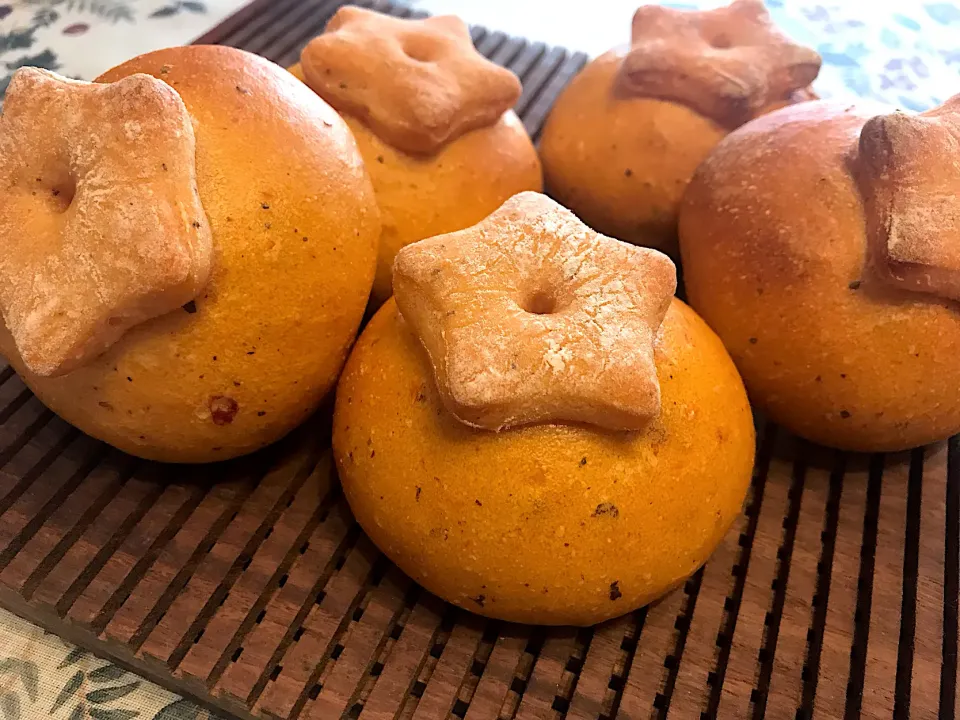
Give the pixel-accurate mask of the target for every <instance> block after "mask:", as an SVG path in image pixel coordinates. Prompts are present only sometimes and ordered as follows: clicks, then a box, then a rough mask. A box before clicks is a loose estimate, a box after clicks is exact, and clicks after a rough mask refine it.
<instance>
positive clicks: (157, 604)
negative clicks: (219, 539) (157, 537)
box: [70, 478, 252, 648]
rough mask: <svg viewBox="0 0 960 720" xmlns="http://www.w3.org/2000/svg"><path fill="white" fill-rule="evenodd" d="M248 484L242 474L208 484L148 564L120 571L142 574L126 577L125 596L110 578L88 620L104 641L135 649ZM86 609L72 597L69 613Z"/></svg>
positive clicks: (236, 506)
mask: <svg viewBox="0 0 960 720" xmlns="http://www.w3.org/2000/svg"><path fill="white" fill-rule="evenodd" d="M251 489H252V487H251V484H250V482H249V479H247V478H243V479H237V480H236V481H233V482H228V483H217V484H215V485H213V486H212V487H211V488H210V490H209V492H208V493H207V494H206V495H205V496H204V498H203V500H202V501H200V503H199V504H198V505H197V506H196V507H195V508H194V509H193V510H192V512H191V513H190V515H189V517H188V518H186V521H185V522H182V524H181V525H180V526H179V527H177V528H170V530H174V531H175V533H174V535H173V536H172V537H170V538H169V540H168V541H167V542H165V543H164V547H163V548H162V550H161V551H160V553H159V555H157V556H156V557H155V559H153V561H152V562H150V564H149V566H148V567H144V566H143V565H141V564H139V563H138V564H137V565H135V566H133V567H132V568H131V567H125V568H123V569H122V570H121V571H122V572H123V575H122V576H121V577H123V578H126V577H127V572H125V571H128V570H136V571H137V572H142V573H144V574H143V575H137V574H133V573H131V574H130V580H131V581H132V582H133V583H135V584H134V585H133V586H132V587H127V588H126V590H127V591H129V593H130V594H129V596H127V597H126V598H124V597H123V594H124V593H123V591H122V590H121V588H123V587H124V586H123V585H121V586H120V587H117V585H116V584H115V583H114V584H113V587H115V588H117V590H116V591H115V592H114V593H113V594H112V595H111V597H110V600H108V601H107V603H105V604H104V605H103V606H102V607H98V608H96V609H95V612H96V617H95V618H93V620H92V622H91V624H93V625H94V626H95V627H96V628H98V629H99V628H104V634H105V635H106V637H107V638H109V639H110V640H113V641H114V642H120V643H124V644H129V645H132V646H133V647H134V648H139V646H140V644H141V643H142V642H143V641H144V640H145V639H146V637H147V636H148V635H149V633H150V631H152V630H153V628H154V626H155V625H156V623H157V622H159V621H160V620H161V619H162V617H163V614H164V613H165V612H166V610H167V609H168V608H169V607H170V604H171V603H172V602H173V600H174V599H175V598H176V596H177V594H178V593H179V592H180V589H181V588H182V587H183V584H184V583H185V582H186V581H187V579H188V578H189V576H190V573H191V572H192V570H193V568H192V567H191V566H192V565H195V564H196V563H198V562H199V561H200V560H201V558H202V557H203V556H204V555H205V554H206V552H207V551H208V550H209V547H210V544H211V543H212V541H213V538H215V537H216V536H217V535H218V534H219V531H220V530H222V529H223V527H224V526H225V525H226V524H227V523H228V522H230V518H231V517H232V516H233V513H235V512H237V511H238V510H239V509H240V505H241V504H242V503H243V501H244V500H245V499H246V498H247V496H248V495H249V493H250V490H251ZM167 527H168V528H169V526H167ZM164 535H165V536H166V535H167V534H166V533H164ZM119 562H121V563H122V562H123V560H122V559H120V560H119ZM124 564H125V563H124ZM92 587H93V586H91V588H92ZM88 590H90V588H88ZM81 599H82V598H81ZM118 604H119V606H118ZM93 609H94V608H93V607H90V608H89V610H93ZM89 610H88V608H87V606H86V604H81V602H80V600H78V601H77V603H76V604H75V605H74V607H73V610H72V611H71V614H70V615H71V617H77V616H78V615H79V613H80V612H81V611H85V612H84V614H85V615H86V614H87V612H89Z"/></svg>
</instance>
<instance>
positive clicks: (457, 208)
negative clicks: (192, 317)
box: [291, 6, 542, 305]
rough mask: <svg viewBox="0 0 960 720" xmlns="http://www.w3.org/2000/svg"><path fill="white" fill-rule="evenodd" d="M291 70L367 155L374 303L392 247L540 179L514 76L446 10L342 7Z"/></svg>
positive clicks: (466, 221) (474, 216) (385, 290)
mask: <svg viewBox="0 0 960 720" xmlns="http://www.w3.org/2000/svg"><path fill="white" fill-rule="evenodd" d="M291 72H292V73H293V74H294V75H296V76H297V77H300V78H302V79H304V82H306V83H307V84H308V85H309V86H310V87H311V88H313V89H314V90H315V91H316V92H317V93H318V94H319V95H320V97H322V98H324V99H325V100H326V101H327V102H329V103H330V104H331V105H333V106H334V107H335V108H337V110H339V111H340V113H341V114H342V115H343V117H344V119H345V120H346V121H347V124H348V125H349V126H350V129H351V130H352V131H353V134H354V137H355V138H356V139H357V144H358V145H359V147H360V153H361V154H362V155H363V158H364V160H365V161H366V163H367V170H368V172H369V174H370V177H371V179H372V181H373V187H374V190H375V192H376V196H377V202H378V203H379V206H380V214H381V221H382V224H383V234H382V235H381V239H380V256H379V259H378V261H377V274H376V279H375V280H374V285H373V293H372V303H373V304H374V305H379V304H380V303H382V302H383V301H384V300H385V299H386V298H388V297H390V295H391V294H392V290H391V286H390V272H391V268H392V267H393V260H394V258H395V257H396V254H397V251H399V250H400V248H402V247H404V246H405V245H408V244H410V243H412V242H415V241H417V240H422V239H423V238H427V237H432V236H434V235H439V234H441V233H446V232H452V231H454V230H460V229H462V228H465V227H468V226H470V225H473V224H474V223H477V222H479V221H480V220H482V219H483V218H484V217H486V216H487V215H489V214H490V213H491V212H493V211H494V210H495V209H496V208H498V207H499V206H500V205H501V204H502V203H503V202H504V201H505V200H506V199H507V198H509V197H511V196H512V195H515V194H516V193H519V192H522V191H524V190H540V189H541V188H542V176H541V170H540V160H539V158H538V157H537V153H536V150H535V149H534V147H533V144H532V143H531V141H530V137H529V136H528V135H527V132H526V130H525V129H524V127H523V124H522V123H521V122H520V120H519V118H517V116H516V114H515V113H514V112H513V111H512V110H510V108H511V107H512V106H513V104H514V103H515V102H516V100H517V97H518V96H519V94H520V81H519V80H518V79H517V78H516V76H515V75H513V73H511V72H510V71H508V70H506V69H504V68H502V67H499V66H497V65H495V64H493V63H492V62H490V61H488V60H486V59H485V58H484V57H483V56H481V55H480V54H479V53H478V52H477V51H476V50H475V49H474V47H473V44H472V41H471V40H470V33H469V31H468V29H467V27H466V25H465V24H464V23H463V22H462V21H461V20H460V19H459V18H456V17H453V16H442V17H434V18H427V19H424V20H401V19H398V18H393V17H388V16H385V15H381V14H379V13H375V12H372V11H368V10H362V9H360V8H355V7H350V6H347V7H344V8H341V9H340V10H338V11H337V13H336V14H335V15H334V16H333V18H332V19H331V20H330V23H329V24H328V25H327V28H326V31H325V33H324V34H323V35H321V36H320V37H318V38H316V39H314V40H313V41H312V42H311V43H310V44H309V45H308V46H307V47H306V48H305V49H304V51H303V55H302V60H301V63H300V64H298V65H296V66H294V67H292V68H291Z"/></svg>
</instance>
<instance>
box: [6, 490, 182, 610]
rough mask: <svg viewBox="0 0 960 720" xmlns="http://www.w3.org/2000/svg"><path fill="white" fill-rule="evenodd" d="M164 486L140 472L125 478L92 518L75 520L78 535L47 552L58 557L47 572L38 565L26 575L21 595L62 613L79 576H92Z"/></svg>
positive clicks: (155, 499) (76, 585) (79, 581)
mask: <svg viewBox="0 0 960 720" xmlns="http://www.w3.org/2000/svg"><path fill="white" fill-rule="evenodd" d="M163 490H164V488H163V486H162V485H161V484H160V483H158V482H151V481H149V480H146V479H144V478H143V477H140V476H139V475H134V476H133V477H132V478H130V479H128V480H127V481H126V482H124V484H123V487H121V488H120V490H119V492H117V493H116V494H113V495H111V497H110V500H109V502H108V503H107V505H106V507H104V508H103V509H102V510H101V511H100V512H99V514H98V515H97V516H96V517H95V518H93V517H90V518H85V520H86V522H79V523H78V528H80V529H81V530H82V532H81V534H80V536H79V537H77V538H76V539H75V540H74V541H73V542H71V543H69V544H68V545H67V546H65V547H58V548H56V549H54V551H53V552H51V554H50V555H48V556H47V559H48V560H51V559H56V558H57V557H59V560H58V561H57V562H56V563H55V565H53V566H52V568H50V570H49V573H48V574H41V571H42V570H43V566H42V565H41V566H40V567H38V568H37V571H35V574H33V575H31V576H30V577H29V578H28V579H27V581H26V582H25V583H24V587H23V596H24V598H25V599H27V600H31V601H33V602H35V603H37V604H38V605H41V606H48V607H49V606H52V607H54V608H55V612H56V614H57V615H59V616H62V615H63V614H64V613H65V612H66V608H67V607H69V603H70V602H71V600H70V598H69V593H70V589H71V588H78V587H79V585H80V583H81V577H83V576H87V577H90V578H92V577H93V574H95V573H96V572H99V570H100V568H102V567H103V565H104V564H105V563H106V562H107V560H108V559H109V558H110V557H111V556H112V555H113V553H114V552H115V551H116V550H117V548H118V547H119V546H120V544H121V543H122V542H123V541H124V540H125V539H126V538H127V536H128V535H129V534H130V532H131V531H132V530H133V528H134V527H136V525H137V523H139V522H140V521H141V520H142V519H143V517H144V515H146V513H147V511H148V510H149V509H150V507H152V506H153V504H154V503H155V502H156V501H157V499H158V498H159V497H160V495H161V494H162V492H163ZM60 553H62V554H60ZM80 591H82V588H80V589H79V590H77V591H76V592H77V594H79V592H80ZM73 597H76V595H74V596H73Z"/></svg>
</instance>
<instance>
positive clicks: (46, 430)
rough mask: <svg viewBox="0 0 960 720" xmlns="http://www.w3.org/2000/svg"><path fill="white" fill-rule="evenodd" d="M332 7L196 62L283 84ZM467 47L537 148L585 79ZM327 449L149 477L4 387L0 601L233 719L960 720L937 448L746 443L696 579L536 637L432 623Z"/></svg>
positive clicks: (312, 439) (949, 531)
mask: <svg viewBox="0 0 960 720" xmlns="http://www.w3.org/2000/svg"><path fill="white" fill-rule="evenodd" d="M337 5H338V3H337V2H332V1H330V0H261V1H260V2H257V3H255V4H254V5H252V6H250V7H248V8H246V9H245V10H243V11H241V12H240V13H239V14H238V15H237V16H235V17H233V18H231V19H230V20H228V21H227V22H226V23H224V24H223V25H222V26H220V27H219V28H217V29H216V30H215V31H213V32H212V33H210V34H208V35H207V36H205V37H204V38H202V40H203V41H205V42H218V43H226V44H231V45H235V46H239V47H243V48H246V49H248V50H251V51H253V52H257V53H260V54H262V55H265V56H267V57H269V58H271V59H273V60H276V61H278V62H280V63H281V64H284V65H287V64H290V63H291V62H293V61H294V60H295V59H296V56H297V53H298V51H299V49H300V48H301V47H302V46H303V45H304V43H305V42H307V40H309V39H310V38H311V37H312V36H314V35H315V34H317V33H318V32H319V31H320V30H321V28H322V27H323V25H324V23H325V22H326V20H327V18H328V17H329V16H330V14H331V13H332V12H333V11H334V10H335V8H336V7H337ZM367 5H368V6H373V7H376V8H377V9H380V10H385V11H390V12H394V13H396V14H400V15H404V16H409V15H411V14H412V13H411V11H410V10H406V9H397V8H393V7H392V6H390V5H388V4H387V3H386V2H368V3H367ZM473 38H474V41H475V43H476V44H477V47H478V48H479V49H480V50H481V51H482V52H483V53H484V54H485V55H487V56H488V57H490V58H492V59H494V60H495V61H497V62H499V63H501V64H504V65H506V66H508V67H510V68H512V69H513V70H514V71H515V72H517V74H518V75H520V76H521V78H522V80H523V85H524V90H523V96H522V97H521V99H520V102H519V105H518V111H519V113H520V115H521V116H522V117H523V119H524V122H525V123H526V125H527V128H528V129H529V130H530V132H531V133H532V134H533V135H534V136H536V135H537V134H538V133H539V131H540V128H541V126H542V124H543V121H544V118H545V116H546V113H547V111H548V109H549V107H550V105H551V103H552V102H553V100H554V99H555V97H556V94H557V93H558V92H559V91H560V90H561V89H562V87H563V86H564V85H565V84H566V83H567V82H568V81H569V80H570V78H571V77H572V76H573V75H574V74H575V73H576V72H577V71H578V70H579V69H580V67H581V66H582V65H583V63H584V61H585V58H584V56H583V55H581V54H571V53H569V52H566V51H564V50H562V49H557V48H548V47H545V46H544V45H542V44H539V43H530V42H527V41H524V40H519V39H515V38H509V37H506V36H504V35H503V34H502V33H497V32H490V31H487V30H485V29H482V28H474V30H473ZM0 367H2V366H0ZM321 415H322V414H321ZM325 432H326V431H325V429H324V427H323V421H322V419H318V420H315V421H313V422H312V423H311V424H310V425H309V426H308V427H306V428H304V429H302V430H301V431H299V432H297V433H295V434H294V435H293V436H292V437H290V438H288V439H287V440H285V441H283V442H281V443H280V444H278V445H277V446H276V447H273V448H268V449H267V450H265V451H263V452H261V453H258V454H256V455H254V456H253V457H252V458H250V459H244V460H242V461H239V462H232V463H226V464H222V465H218V466H208V467H189V468H188V467H164V466H160V465H156V464H152V463H147V462H141V461H137V460H134V459H132V458H129V457H126V456H124V455H122V454H121V453H118V452H116V451H113V450H111V449H110V448H108V447H106V446H104V445H102V444H100V443H97V442H95V441H93V440H90V439H89V438H87V437H85V436H83V435H82V434H81V433H79V432H77V431H76V430H74V429H72V428H71V427H69V426H68V425H66V424H65V423H63V422H62V421H60V420H59V419H57V418H56V417H54V416H53V415H52V413H50V412H49V411H47V410H46V409H44V407H43V406H42V405H41V404H40V403H39V402H38V401H37V400H36V398H34V397H33V396H32V395H31V394H30V392H29V391H28V390H26V388H25V387H24V386H23V384H22V383H21V382H20V380H19V379H18V378H17V377H16V376H15V375H14V373H13V372H12V371H11V370H10V369H9V368H6V369H0V604H2V605H3V606H4V607H6V608H8V609H10V610H12V611H13V612H15V613H18V614H20V615H23V616H25V617H27V618H29V619H31V620H33V621H35V622H39V623H40V624H42V625H44V626H45V627H47V628H48V629H50V630H51V631H53V632H56V633H58V634H61V635H64V636H66V637H68V638H70V639H72V640H74V641H75V642H78V643H80V644H81V645H83V646H85V647H87V648H89V649H91V650H93V651H94V652H96V653H100V654H102V655H106V656H109V657H111V658H113V659H114V660H115V661H117V662H120V663H122V664H125V665H127V666H129V667H131V668H133V669H134V670H136V671H139V672H141V673H144V674H146V675H147V676H149V677H151V678H152V679H154V680H155V681H157V682H159V683H160V684H162V685H165V686H167V687H169V688H170V689H172V690H174V691H177V692H180V693H184V694H187V695H190V696H192V697H194V698H196V699H197V700H199V701H200V702H203V703H205V704H207V705H209V706H211V707H214V708H218V709H220V710H221V711H226V712H228V713H234V714H236V715H237V716H240V717H243V718H249V717H263V718H274V719H276V718H290V719H293V718H302V719H303V720H326V719H327V718H340V717H345V718H362V719H363V720H368V719H369V720H397V719H404V720H409V719H410V718H414V719H416V720H439V719H446V718H463V719H464V720H498V719H503V720H508V719H514V718H515V719H516V720H562V719H567V720H612V718H615V717H617V718H621V719H622V720H639V719H640V718H648V717H658V718H665V717H669V718H680V719H681V720H684V719H686V718H693V719H695V720H696V719H698V718H701V717H707V718H712V717H720V718H731V719H735V720H739V719H740V718H748V717H750V718H760V717H767V718H775V719H779V718H784V719H785V720H793V719H794V718H818V719H819V718H838V717H849V718H853V717H858V716H862V717H866V718H907V717H911V718H921V719H922V718H936V717H940V718H955V717H956V715H957V710H958V707H957V704H958V694H957V642H958V637H957V634H958V622H957V596H958V591H960V588H958V557H960V443H958V440H957V439H954V440H951V441H950V442H949V443H943V444H940V445H937V446H934V447H929V448H924V449H920V450H916V451H913V452H910V453H902V454H896V455H887V456H873V457H866V456H854V455H846V454H842V453H835V452H832V451H826V450H822V449H818V448H814V447H811V446H810V445H808V444H806V443H803V442H799V441H797V440H795V439H794V438H791V437H789V436H787V435H786V434H785V433H783V432H782V431H779V430H778V429H777V428H775V427H772V426H766V427H763V428H761V433H760V437H761V441H760V448H759V454H758V460H757V466H756V471H755V476H754V481H753V484H752V488H751V491H750V497H749V499H748V502H747V505H746V509H745V513H744V514H743V516H742V517H741V518H740V519H739V520H738V522H737V523H736V524H735V526H734V527H733V529H732V530H731V532H730V534H729V536H728V537H727V538H726V541H725V542H724V544H723V545H722V546H721V547H720V549H719V550H718V551H717V553H716V554H715V555H714V556H713V558H712V559H711V561H710V562H709V563H708V564H707V566H706V567H705V568H703V569H702V570H700V571H699V572H698V573H697V574H696V575H694V576H693V577H692V578H690V580H689V581H687V583H686V584H685V585H684V587H683V588H681V589H679V590H677V591H676V592H674V593H672V594H670V595H669V596H667V597H666V598H664V599H663V600H661V601H660V602H658V603H656V604H655V605H652V606H650V607H648V608H645V609H642V610H639V611H637V612H635V613H632V614H630V615H627V616H625V617H623V618H620V619H618V620H614V621H612V622H609V623H606V624H604V625H602V626H599V627H596V628H588V629H577V628H553V629H543V628H532V627H520V626H514V625H508V624H503V623H498V622H493V621H488V620H484V619H482V618H478V617H476V616H472V615H470V614H469V613H466V612H464V611H461V610H458V609H456V608H453V607H451V606H448V605H445V604H444V603H442V602H440V601H439V600H438V599H436V598H434V597H432V596H430V595H429V594H428V593H426V592H424V591H423V590H421V589H420V588H418V587H417V586H416V585H415V584H413V583H412V582H411V581H410V580H409V579H408V578H406V577H405V576H404V575H403V574H402V573H400V572H399V571H398V570H397V569H396V568H395V567H393V566H392V565H391V564H390V563H389V562H387V561H386V560H385V559H384V558H383V556H381V555H380V553H379V552H378V551H377V550H376V548H374V547H373V545H372V544H371V543H370V542H369V540H367V538H366V537H365V536H364V535H363V534H362V533H361V532H360V529H359V528H358V527H357V525H356V524H355V523H354V521H353V519H352V517H351V515H350V511H349V509H348V508H347V506H346V505H345V503H344V501H343V499H342V497H341V495H340V493H339V490H338V486H337V483H336V480H335V478H334V477H333V476H332V463H331V459H330V454H329V450H328V449H326V448H324V447H322V446H321V445H322V443H321V445H318V442H317V439H318V438H323V437H325Z"/></svg>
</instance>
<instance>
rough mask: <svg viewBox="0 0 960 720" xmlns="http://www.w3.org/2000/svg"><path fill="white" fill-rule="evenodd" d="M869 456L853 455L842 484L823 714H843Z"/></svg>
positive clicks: (827, 719)
mask: <svg viewBox="0 0 960 720" xmlns="http://www.w3.org/2000/svg"><path fill="white" fill-rule="evenodd" d="M868 462H869V460H868V458H867V457H866V456H861V455H851V456H849V459H848V460H847V467H846V472H845V473H844V476H843V480H842V484H841V495H840V509H839V510H840V512H839V517H838V521H837V535H836V540H835V545H834V555H833V564H832V566H831V568H830V569H829V572H830V594H829V597H828V598H827V613H826V623H825V624H824V629H823V645H822V649H821V652H820V671H819V675H818V680H817V692H816V696H815V698H814V714H813V716H814V717H815V718H818V720H833V719H834V718H839V717H843V714H844V708H845V706H846V696H847V683H848V681H849V678H850V652H851V642H852V640H853V634H854V627H855V624H854V615H855V612H856V606H857V578H858V576H859V573H860V548H861V544H862V541H863V519H864V514H865V512H866V504H867V485H868V483H869V469H868Z"/></svg>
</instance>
